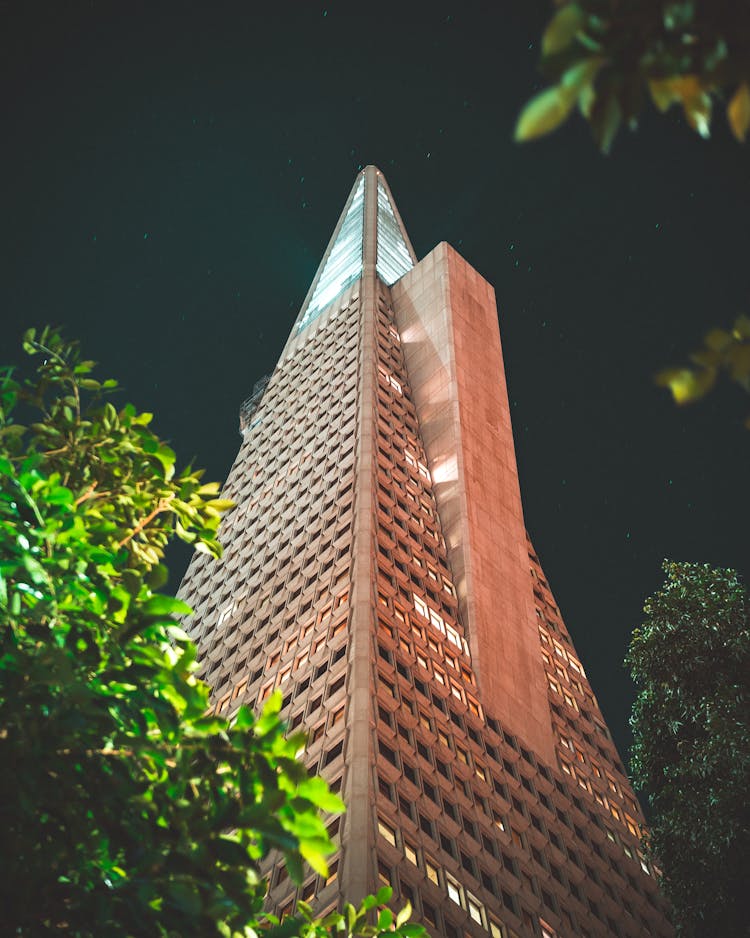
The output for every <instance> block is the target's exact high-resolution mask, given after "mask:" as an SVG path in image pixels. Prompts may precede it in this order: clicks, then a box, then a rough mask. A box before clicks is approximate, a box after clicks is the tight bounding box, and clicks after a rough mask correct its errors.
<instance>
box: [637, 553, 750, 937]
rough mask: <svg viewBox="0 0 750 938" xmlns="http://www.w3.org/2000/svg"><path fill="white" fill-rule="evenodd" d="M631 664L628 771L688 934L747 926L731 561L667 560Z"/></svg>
mask: <svg viewBox="0 0 750 938" xmlns="http://www.w3.org/2000/svg"><path fill="white" fill-rule="evenodd" d="M664 570H665V572H666V574H667V579H666V583H665V585H664V587H663V588H662V589H661V590H660V591H659V592H658V593H656V595H655V596H653V597H652V598H651V599H649V600H648V601H647V603H646V605H645V608H644V611H645V615H646V617H645V621H644V623H643V625H642V626H641V628H639V629H636V631H635V633H634V635H633V640H632V643H631V645H630V650H629V654H628V659H627V664H628V665H629V666H630V668H631V671H632V675H633V679H634V680H635V682H636V685H637V686H638V688H639V693H638V698H637V700H636V703H635V706H634V710H633V717H632V720H631V723H632V726H633V733H634V737H635V744H634V747H633V759H632V770H633V774H634V777H635V781H636V784H637V785H638V787H639V788H642V789H644V790H645V791H646V792H648V795H649V800H650V803H651V806H652V808H653V815H654V817H653V823H652V828H651V844H650V848H651V850H652V853H653V855H654V856H655V857H656V858H657V862H658V864H659V865H660V866H661V867H662V869H663V878H662V885H663V887H664V891H665V892H666V894H667V896H668V897H669V899H670V900H671V902H672V904H673V906H674V908H675V910H676V915H677V920H678V923H679V924H680V926H681V934H683V935H686V936H700V938H702V936H714V935H741V934H746V933H747V932H746V929H747V909H746V900H745V892H746V888H747V881H748V877H749V876H750V629H749V627H748V612H749V607H748V597H747V593H746V590H745V588H744V586H743V585H742V584H741V583H740V581H739V578H738V576H737V574H736V573H735V572H734V571H733V570H722V569H713V568H712V567H710V566H708V565H707V564H692V563H670V562H665V564H664Z"/></svg>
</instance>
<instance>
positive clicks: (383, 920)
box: [378, 909, 393, 931]
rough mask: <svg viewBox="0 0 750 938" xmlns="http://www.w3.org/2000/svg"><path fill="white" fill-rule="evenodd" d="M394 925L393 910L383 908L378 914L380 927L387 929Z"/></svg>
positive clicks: (381, 929)
mask: <svg viewBox="0 0 750 938" xmlns="http://www.w3.org/2000/svg"><path fill="white" fill-rule="evenodd" d="M391 925H393V912H391V910H390V909H381V910H380V912H379V914H378V928H379V929H380V931H386V929H389V928H390V927H391Z"/></svg>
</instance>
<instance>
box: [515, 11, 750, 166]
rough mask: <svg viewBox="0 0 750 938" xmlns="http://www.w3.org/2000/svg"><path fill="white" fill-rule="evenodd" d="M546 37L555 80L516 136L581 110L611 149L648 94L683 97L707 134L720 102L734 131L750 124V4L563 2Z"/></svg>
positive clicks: (538, 131)
mask: <svg viewBox="0 0 750 938" xmlns="http://www.w3.org/2000/svg"><path fill="white" fill-rule="evenodd" d="M557 7H558V10H557V12H556V13H555V15H554V16H553V17H552V19H551V21H550V22H549V24H548V26H547V28H546V30H545V32H544V35H543V37H542V57H541V69H542V72H543V73H544V75H545V77H546V78H548V79H549V80H551V81H552V82H553V84H552V85H551V86H550V87H549V88H547V89H546V90H545V91H542V92H541V93H540V94H538V95H537V96H536V97H534V98H532V100H531V101H529V102H528V104H527V105H526V106H525V107H524V109H523V111H522V112H521V116H520V118H519V120H518V124H517V125H516V133H515V136H516V140H531V139H534V138H535V137H539V136H541V135H543V134H546V133H549V132H550V131H552V130H554V129H555V128H557V127H559V126H560V125H561V124H563V123H564V122H565V121H566V120H567V119H568V117H569V116H570V114H571V113H572V112H573V110H574V109H575V108H576V106H577V107H578V109H579V110H580V112H581V114H582V115H583V116H584V118H585V119H586V120H587V121H588V123H589V125H590V127H591V130H592V132H593V135H594V139H595V141H596V143H597V145H598V146H599V148H600V149H601V150H602V151H603V152H605V153H606V152H608V151H609V149H610V147H611V145H612V142H613V140H614V138H615V135H616V134H617V131H618V129H619V128H620V126H621V125H622V124H625V125H626V126H629V127H631V128H633V127H635V126H636V124H637V122H638V118H639V116H640V114H641V111H642V110H643V108H644V105H645V103H646V101H647V99H648V97H650V98H651V100H652V102H653V103H654V104H655V105H656V107H657V108H658V110H660V111H662V112H664V111H666V110H668V109H669V108H670V107H671V105H672V104H679V105H680V106H681V107H682V109H683V112H684V114H685V117H686V119H687V122H688V124H689V125H690V126H691V127H692V128H693V130H695V131H697V132H698V133H699V134H700V135H701V136H702V137H708V136H709V133H710V127H711V116H712V110H713V105H714V103H715V102H717V101H720V102H722V103H725V104H726V116H727V120H728V122H729V126H730V128H731V130H732V133H733V134H734V135H735V137H736V138H737V139H738V140H739V141H740V142H743V141H744V140H745V138H746V136H747V132H748V129H750V7H748V5H747V4H746V3H737V2H735V0H557Z"/></svg>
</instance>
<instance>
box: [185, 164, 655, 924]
mask: <svg viewBox="0 0 750 938" xmlns="http://www.w3.org/2000/svg"><path fill="white" fill-rule="evenodd" d="M240 423H241V430H242V436H243V442H242V445H241V447H240V451H239V453H238V456H237V459H236V460H235V463H234V466H233V467H232V470H231V472H230V474H229V478H228V481H227V484H226V487H225V490H224V492H225V495H226V496H228V497H230V498H232V499H234V500H235V502H236V507H235V508H234V509H233V510H232V511H231V512H230V513H229V514H228V516H227V518H226V519H225V521H224V524H223V528H222V534H221V540H222V542H223V544H224V556H223V558H222V560H221V561H214V560H211V559H210V558H207V557H205V556H203V555H196V556H195V557H194V559H193V561H192V563H191V565H190V568H189V570H188V573H187V575H186V577H185V580H184V581H183V585H182V588H181V595H182V596H183V597H184V598H185V599H186V600H187V601H188V602H189V603H190V604H191V605H192V606H193V607H194V609H195V613H194V616H193V617H192V619H191V621H190V624H189V628H190V631H191V635H192V637H193V638H194V639H195V640H196V641H197V643H198V646H199V655H200V658H201V660H202V663H203V671H202V674H203V676H204V677H205V679H206V680H207V681H208V683H209V684H210V686H211V688H212V694H213V697H212V700H213V702H214V706H215V709H216V710H217V711H218V712H220V713H223V714H225V715H226V716H229V717H231V715H232V713H233V712H234V711H235V710H236V709H237V708H238V707H239V706H240V704H249V705H251V706H253V707H259V706H260V705H261V704H262V703H263V701H264V699H265V698H266V697H267V696H268V695H269V694H270V693H271V691H272V690H273V689H274V688H276V687H280V688H281V690H282V693H283V696H284V711H283V712H284V715H285V717H286V719H287V721H288V723H289V724H290V725H291V726H292V727H294V728H302V729H304V730H306V731H307V733H308V735H309V741H310V742H309V747H308V750H307V754H306V759H307V762H308V765H309V767H310V768H311V770H312V771H314V772H318V773H320V774H322V775H323V776H324V777H325V778H326V779H327V780H328V781H329V783H330V784H331V786H332V788H333V789H334V790H336V791H340V793H341V795H342V797H343V798H344V800H345V802H346V804H347V806H348V810H347V813H346V814H345V815H343V816H342V817H341V818H332V819H331V826H330V829H331V833H332V836H333V839H334V841H335V842H336V843H337V845H338V852H337V854H336V855H335V857H334V858H333V860H332V863H331V875H330V877H329V878H328V879H327V880H326V881H325V882H324V881H322V880H321V878H320V877H319V876H316V875H315V874H313V873H312V871H310V874H309V876H308V878H307V880H306V881H305V883H304V884H303V886H302V887H300V888H299V889H296V888H295V886H294V884H293V883H292V881H291V880H290V879H289V878H288V876H287V874H286V871H285V869H284V867H283V864H282V863H280V862H279V863H277V864H275V865H274V866H273V868H272V869H271V870H270V871H269V872H270V895H269V906H270V907H272V908H274V909H275V910H276V911H277V912H279V911H280V912H287V911H290V910H291V909H292V907H293V903H294V901H295V900H296V899H298V898H304V899H306V900H308V901H313V902H314V904H315V905H316V907H317V909H318V910H319V911H321V912H324V911H327V910H328V909H330V908H331V907H333V906H335V905H337V904H338V903H339V902H340V901H341V899H342V898H346V899H348V900H351V901H354V902H356V901H358V900H359V899H360V898H361V897H362V896H363V895H365V894H366V893H368V892H372V891H375V890H376V889H377V888H379V886H380V885H382V884H383V883H389V884H390V885H392V886H393V889H394V905H396V906H399V907H400V906H401V905H403V903H404V901H405V900H407V899H408V900H409V901H410V902H411V903H412V906H413V907H414V910H415V917H416V918H418V919H419V920H420V921H422V922H423V923H424V924H425V925H426V926H427V929H428V931H429V932H430V934H431V935H432V936H433V938H439V936H445V938H462V936H476V938H480V936H486V935H491V936H492V938H531V936H543V938H551V936H558V938H568V936H572V935H582V936H589V938H593V936H623V938H624V936H641V935H654V936H667V935H671V934H672V929H671V927H670V925H669V924H668V921H667V918H666V914H665V908H664V903H663V901H662V900H661V899H660V897H659V895H658V893H657V890H656V883H655V881H654V876H653V871H652V869H651V868H650V866H649V863H648V862H647V860H646V859H645V858H644V855H643V851H642V847H641V835H642V825H643V818H642V815H641V812H640V809H639V807H638V803H637V801H636V799H635V797H634V795H633V792H632V790H631V787H630V784H629V782H628V780H627V778H626V776H625V772H624V770H623V768H622V763H621V761H620V758H619V756H618V754H617V752H616V750H615V747H614V745H613V743H612V740H611V737H610V734H609V732H608V730H607V727H606V724H605V722H604V719H603V718H602V715H601V712H600V710H599V707H598V704H597V701H596V697H595V696H594V693H593V691H592V689H591V687H590V685H589V682H588V680H587V678H586V673H585V670H584V667H583V665H582V664H581V661H580V658H579V657H578V655H577V654H576V652H575V649H574V648H573V644H572V642H571V640H570V636H569V634H568V631H567V629H566V628H565V625H564V623H563V620H562V617H561V615H560V612H559V610H558V608H557V605H556V603H555V600H554V598H553V596H552V593H551V592H550V589H549V586H548V584H547V581H546V579H545V577H544V573H543V572H542V568H541V566H540V563H539V560H538V558H537V556H536V554H535V553H534V549H533V547H532V546H531V543H530V541H529V539H528V537H527V534H526V530H525V527H524V521H523V512H522V508H521V497H520V492H519V483H518V473H517V469H516V460H515V452H514V446H513V436H512V431H511V425H510V413H509V407H508V399H507V391H506V387H505V378H504V369H503V359H502V352H501V347H500V336H499V331H498V318H497V309H496V306H495V298H494V291H493V289H492V287H491V286H490V285H489V284H488V283H487V282H486V281H485V280H484V279H483V278H482V277H481V276H480V275H479V274H478V273H477V272H476V271H475V270H473V269H472V268H471V267H470V266H469V265H468V264H467V263H466V261H464V260H463V258H461V257H460V256H459V255H458V254H457V253H456V252H455V251H454V250H453V249H452V248H451V247H449V246H448V245H447V244H444V243H443V244H439V245H438V246H437V247H436V248H435V249H434V250H433V251H432V252H431V253H430V254H428V255H427V257H425V258H424V259H423V260H421V261H419V262H418V261H417V259H416V256H415V254H414V251H413V250H412V247H411V245H410V243H409V239H408V237H407V235H406V232H405V230H404V227H403V224H402V222H401V219H400V216H399V214H398V211H397V210H396V207H395V204H394V201H393V198H392V196H391V193H390V190H389V188H388V185H387V184H386V181H385V179H384V178H383V176H382V174H381V173H380V172H379V171H378V170H377V169H376V168H375V167H372V166H368V167H367V168H366V169H365V170H363V171H362V172H361V173H360V174H359V175H358V176H357V179H356V181H355V184H354V187H353V189H352V191H351V194H350V196H349V198H348V200H347V202H346V205H345V206H344V210H343V212H342V214H341V217H340V220H339V223H338V225H337V226H336V229H335V231H334V233H333V236H332V238H331V242H330V244H329V246H328V249H327V250H326V252H325V255H324V257H323V260H322V262H321V264H320V267H319V269H318V272H317V274H316V277H315V279H314V281H313V283H312V285H311V287H310V290H309V292H308V295H307V297H306V299H305V302H304V304H303V306H302V309H301V310H300V313H299V316H298V317H297V320H296V322H295V324H294V326H293V328H292V332H291V335H290V336H289V340H288V342H287V344H286V346H285V348H284V350H283V352H282V354H281V358H280V359H279V362H278V364H277V366H276V368H275V370H274V372H273V374H272V375H271V376H270V379H267V380H264V381H262V382H259V383H258V385H256V388H255V390H254V392H253V394H252V396H251V397H250V398H249V399H248V400H247V401H246V402H245V403H244V404H243V406H242V409H241V416H240Z"/></svg>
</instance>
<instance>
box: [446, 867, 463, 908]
mask: <svg viewBox="0 0 750 938" xmlns="http://www.w3.org/2000/svg"><path fill="white" fill-rule="evenodd" d="M445 885H446V888H447V889H448V898H449V899H450V900H451V902H455V903H456V905H461V904H462V903H461V886H460V885H459V883H458V882H457V881H456V880H455V879H453V877H452V876H449V875H448V874H446V877H445Z"/></svg>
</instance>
